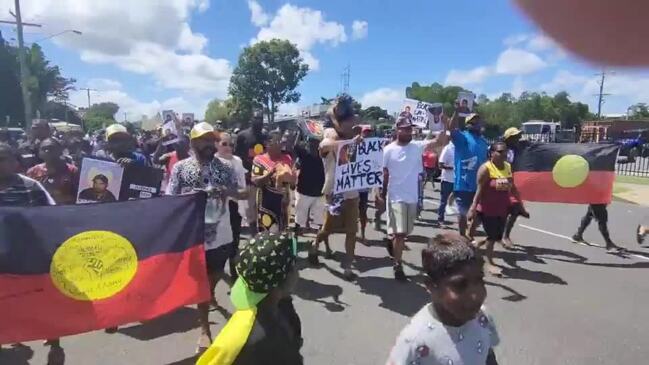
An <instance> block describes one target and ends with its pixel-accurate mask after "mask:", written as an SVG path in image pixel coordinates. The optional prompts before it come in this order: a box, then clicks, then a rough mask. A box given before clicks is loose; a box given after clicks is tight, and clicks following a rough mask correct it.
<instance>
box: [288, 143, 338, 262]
mask: <svg viewBox="0 0 649 365" xmlns="http://www.w3.org/2000/svg"><path fill="white" fill-rule="evenodd" d="M319 145H320V139H318V138H316V137H315V136H307V137H306V143H305V146H302V145H300V144H297V145H296V146H295V148H294V151H295V156H296V157H297V160H296V162H295V168H296V170H297V172H298V175H297V187H296V193H295V228H296V233H297V234H298V235H300V234H302V233H303V232H304V231H305V230H306V228H307V225H308V224H309V219H310V222H311V224H312V225H311V226H310V227H311V228H317V229H320V228H321V227H322V223H323V222H324V215H325V210H326V209H327V208H326V207H325V202H324V196H323V195H322V188H323V187H324V183H325V173H324V164H323V162H322V158H320V155H319V154H318V146H319ZM325 247H326V248H327V256H328V257H329V256H330V255H331V249H330V248H329V242H328V240H327V241H325Z"/></svg>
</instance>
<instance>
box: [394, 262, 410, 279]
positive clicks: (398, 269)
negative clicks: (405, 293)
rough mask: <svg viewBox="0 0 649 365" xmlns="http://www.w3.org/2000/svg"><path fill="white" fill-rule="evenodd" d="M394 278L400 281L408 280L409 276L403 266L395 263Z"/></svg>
mask: <svg viewBox="0 0 649 365" xmlns="http://www.w3.org/2000/svg"><path fill="white" fill-rule="evenodd" d="M394 278H395V279H397V280H398V281H406V280H408V277H407V276H406V274H405V273H404V272H403V266H401V265H394Z"/></svg>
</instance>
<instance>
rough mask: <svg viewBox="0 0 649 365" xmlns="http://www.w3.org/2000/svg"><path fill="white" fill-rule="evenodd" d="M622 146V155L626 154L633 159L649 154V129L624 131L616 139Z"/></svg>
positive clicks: (629, 158)
mask: <svg viewBox="0 0 649 365" xmlns="http://www.w3.org/2000/svg"><path fill="white" fill-rule="evenodd" d="M615 143H617V144H618V145H619V146H620V156H626V157H627V158H628V160H630V161H633V160H635V158H636V157H647V156H649V129H634V130H628V131H624V132H623V133H622V134H621V135H620V138H618V139H617V140H615Z"/></svg>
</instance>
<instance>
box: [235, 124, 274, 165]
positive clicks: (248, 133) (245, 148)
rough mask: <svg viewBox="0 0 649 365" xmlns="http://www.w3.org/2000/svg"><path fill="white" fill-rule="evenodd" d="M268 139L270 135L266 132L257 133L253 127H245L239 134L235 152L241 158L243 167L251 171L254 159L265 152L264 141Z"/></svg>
mask: <svg viewBox="0 0 649 365" xmlns="http://www.w3.org/2000/svg"><path fill="white" fill-rule="evenodd" d="M267 139H268V135H267V134H266V133H260V134H259V135H257V134H255V132H253V130H252V128H248V129H244V130H243V131H241V132H239V134H237V145H236V148H235V150H234V154H235V155H237V156H239V157H240V158H241V162H243V167H244V168H245V169H246V170H248V171H251V169H252V160H253V159H254V158H255V156H257V155H261V154H263V153H264V143H265V142H266V140H267Z"/></svg>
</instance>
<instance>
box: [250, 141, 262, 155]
mask: <svg viewBox="0 0 649 365" xmlns="http://www.w3.org/2000/svg"><path fill="white" fill-rule="evenodd" d="M252 150H253V152H254V153H255V155H261V154H262V153H264V146H263V145H261V144H259V143H257V144H256V145H255V147H253V149H252Z"/></svg>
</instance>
